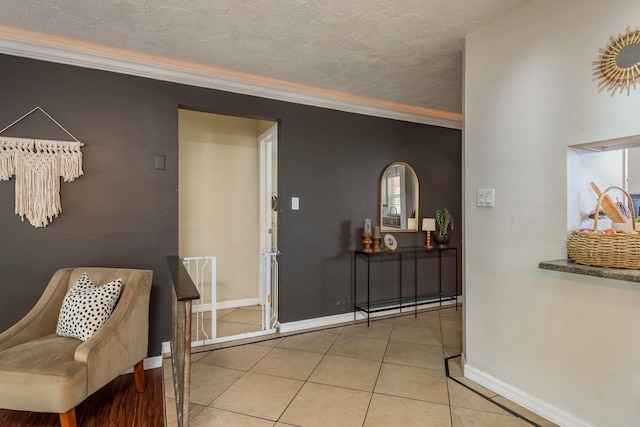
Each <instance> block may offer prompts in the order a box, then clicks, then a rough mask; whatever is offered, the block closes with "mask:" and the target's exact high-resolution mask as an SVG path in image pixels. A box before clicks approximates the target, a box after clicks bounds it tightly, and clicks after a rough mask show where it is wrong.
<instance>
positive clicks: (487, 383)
mask: <svg viewBox="0 0 640 427" xmlns="http://www.w3.org/2000/svg"><path fill="white" fill-rule="evenodd" d="M463 362H464V365H463V366H464V368H463V369H464V371H463V372H464V376H465V377H466V378H469V379H470V380H471V381H474V382H476V383H478V384H480V385H481V386H483V387H486V388H488V389H489V390H492V391H494V392H495V393H498V394H499V395H501V396H503V397H505V398H506V399H509V400H510V401H512V402H514V403H517V404H518V405H520V406H522V407H523V408H526V409H528V410H530V411H531V412H534V413H536V414H538V415H540V416H541V417H544V418H546V419H547V420H549V421H551V422H553V423H556V424H557V425H559V426H562V427H593V425H592V424H589V423H586V422H584V421H582V420H579V419H578V418H576V417H574V416H573V415H571V414H568V413H567V412H565V411H563V410H562V409H560V408H558V407H556V406H553V405H552V404H550V403H549V402H546V401H544V400H542V399H539V398H537V397H535V396H533V395H531V394H529V393H527V392H524V391H522V390H520V389H518V388H516V387H513V386H512V385H509V384H507V383H505V382H503V381H501V380H499V379H497V378H495V377H493V376H491V375H489V374H487V373H485V372H483V371H481V370H479V369H476V368H474V367H473V366H470V365H469V364H468V363H466V361H465V360H463Z"/></svg>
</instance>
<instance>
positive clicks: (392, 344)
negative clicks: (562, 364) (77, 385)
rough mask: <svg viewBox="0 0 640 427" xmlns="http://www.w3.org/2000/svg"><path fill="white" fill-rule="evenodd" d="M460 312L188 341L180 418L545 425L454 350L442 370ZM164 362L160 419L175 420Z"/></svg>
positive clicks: (455, 341) (200, 424)
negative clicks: (187, 382) (187, 384)
mask: <svg viewBox="0 0 640 427" xmlns="http://www.w3.org/2000/svg"><path fill="white" fill-rule="evenodd" d="M228 314H229V313H227V314H226V315H228ZM226 315H225V316H226ZM461 315H462V310H461V309H459V310H455V309H454V308H445V309H441V310H431V311H423V312H420V313H419V314H418V317H417V318H414V316H413V314H407V315H402V316H397V317H390V318H385V319H380V320H373V321H372V322H371V326H370V327H367V324H366V322H365V323H362V322H359V323H356V322H353V323H351V324H347V325H343V326H339V327H332V328H326V329H320V330H314V331H310V332H304V333H300V332H298V333H295V334H290V335H276V336H271V337H269V338H268V339H266V338H264V337H262V338H260V339H257V341H256V339H254V340H253V341H254V342H248V341H245V342H243V343H240V342H237V341H236V342H231V343H226V344H222V345H220V344H218V345H214V346H210V347H207V348H204V347H199V348H195V349H194V353H193V355H192V372H191V381H192V387H191V404H190V425H191V426H193V427H205V426H211V427H213V426H225V427H233V426H271V427H273V426H282V427H284V426H304V427H306V426H323V427H325V426H364V427H376V426H448V427H466V426H475V427H483V426H486V427H500V426H530V425H540V426H545V427H546V426H553V425H554V424H552V423H550V422H549V421H547V420H545V419H543V418H541V417H539V416H537V415H536V414H533V413H531V412H529V411H527V410H525V409H524V408H521V407H519V406H518V405H515V404H514V403H512V402H509V401H508V400H506V399H505V398H503V397H502V396H499V395H496V394H495V393H493V392H491V391H490V390H488V389H485V388H483V387H481V386H479V385H477V384H475V383H473V382H472V381H469V380H468V379H466V378H464V377H462V368H461V366H460V358H453V359H450V360H449V362H448V365H449V371H450V377H451V378H448V377H447V376H446V374H445V363H446V362H445V358H446V357H449V356H454V355H458V354H459V353H460V352H461V346H462V317H461ZM233 319H234V320H237V319H236V318H233ZM170 365H171V361H170V359H165V374H166V375H165V395H166V409H167V420H168V424H167V425H168V426H175V425H176V421H175V400H174V399H173V398H174V394H173V383H172V379H171V375H170V372H171V367H170ZM456 381H459V382H462V383H464V384H466V385H468V386H470V387H471V388H473V389H474V390H477V391H478V392H480V393H483V394H484V395H485V396H486V398H484V397H481V396H479V395H477V394H476V393H474V392H473V391H470V390H469V389H467V388H465V387H464V386H462V385H460V384H459V383H458V382H456ZM493 402H497V403H500V404H501V405H503V406H504V407H507V408H509V409H511V410H512V411H514V412H516V413H517V414H520V415H522V416H523V417H525V418H526V419H528V420H530V421H532V422H533V423H530V422H527V421H525V420H523V419H522V418H519V417H517V416H515V415H513V414H512V413H510V412H508V411H506V410H504V409H503V408H501V407H500V406H498V405H496V404H494V403H493Z"/></svg>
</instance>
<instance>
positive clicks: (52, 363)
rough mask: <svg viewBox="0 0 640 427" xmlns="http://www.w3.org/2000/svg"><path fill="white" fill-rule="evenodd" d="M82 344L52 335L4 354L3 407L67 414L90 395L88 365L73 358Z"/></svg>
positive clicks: (0, 360) (0, 371)
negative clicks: (88, 391) (88, 392)
mask: <svg viewBox="0 0 640 427" xmlns="http://www.w3.org/2000/svg"><path fill="white" fill-rule="evenodd" d="M80 344H82V341H80V340H77V339H75V338H65V337H60V336H58V335H56V334H50V335H45V336H43V337H40V338H37V339H34V340H32V341H28V342H26V343H24V344H20V345H18V346H15V347H11V348H9V349H7V350H4V351H1V352H0V384H2V387H0V402H2V403H3V406H5V407H7V408H11V409H16V410H22V411H37V412H66V411H67V410H68V409H69V408H73V407H75V406H76V405H78V404H79V403H80V402H82V401H83V400H84V399H85V397H86V396H87V366H86V365H85V364H84V363H80V362H77V361H75V360H74V358H73V355H74V353H75V351H76V348H78V346H79V345H80ZM36 402H37V405H36ZM34 405H36V406H37V407H34Z"/></svg>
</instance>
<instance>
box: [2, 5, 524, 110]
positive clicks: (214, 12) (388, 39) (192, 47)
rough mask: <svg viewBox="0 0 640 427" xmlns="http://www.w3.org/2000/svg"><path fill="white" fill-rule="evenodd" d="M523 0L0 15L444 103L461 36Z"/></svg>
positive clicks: (166, 53)
mask: <svg viewBox="0 0 640 427" xmlns="http://www.w3.org/2000/svg"><path fill="white" fill-rule="evenodd" d="M527 1H528V0H315V1H310V0H242V1H240V0H114V1H106V0H70V1H69V0H67V1H65V0H2V1H1V2H0V24H1V25H6V26H11V27H15V28H21V29H26V30H31V31H38V32H41V33H46V34H51V35H56V36H62V37H68V38H72V39H76V40H80V41H86V42H92V43H97V44H101V45H105V46H110V47H116V48H122V49H127V50H130V51H134V52H139V53H146V54H151V55H157V56H162V57H166V58H171V59H178V60H184V61H189V62H193V63H198V64H205V65H210V66H215V67H221V68H225V69H229V70H233V71H238V72H243V73H250V74H255V75H259V76H264V77H270V78H276V79H280V80H285V81H289V82H294V83H300V84H304V85H309V86H314V87H318V88H323V89H331V90H336V91H340V92H345V93H349V94H353V95H359V96H365V97H370V98H376V99H381V100H387V101H393V102H399V103H403V104H408V105H414V106H419V107H427V108H433V109H437V110H442V111H449V112H456V113H460V112H461V99H462V70H461V67H462V46H463V41H462V40H463V39H464V37H465V36H466V35H467V34H469V33H471V32H473V31H475V30H476V29H478V28H480V27H482V26H484V25H486V24H487V23H489V22H491V21H493V20H495V19H497V18H499V17H501V16H503V15H505V14H506V13H508V12H509V11H511V10H513V9H515V8H517V7H519V6H521V5H522V4H524V3H526V2H527Z"/></svg>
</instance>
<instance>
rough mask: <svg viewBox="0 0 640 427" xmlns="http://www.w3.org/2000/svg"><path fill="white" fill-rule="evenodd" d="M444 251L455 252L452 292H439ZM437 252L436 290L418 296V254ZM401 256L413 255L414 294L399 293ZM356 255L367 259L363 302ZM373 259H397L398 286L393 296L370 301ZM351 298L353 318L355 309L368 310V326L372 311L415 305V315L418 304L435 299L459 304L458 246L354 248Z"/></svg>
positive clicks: (400, 287)
mask: <svg viewBox="0 0 640 427" xmlns="http://www.w3.org/2000/svg"><path fill="white" fill-rule="evenodd" d="M443 252H453V253H454V255H455V260H456V265H455V284H456V291H455V292H454V295H449V296H443V295H442V254H443ZM436 254H437V256H438V294H437V296H434V297H419V296H418V258H419V255H427V256H434V255H436ZM403 255H404V256H405V257H404V258H405V259H406V258H413V274H414V276H413V277H414V281H413V296H411V295H409V296H403V295H402V261H403ZM358 259H363V260H366V262H367V274H366V276H367V301H366V304H365V303H364V302H363V303H358V298H357V297H358V268H357V267H358ZM372 259H374V260H375V259H380V260H385V259H395V260H396V262H397V263H398V277H397V287H398V294H397V297H396V298H393V299H386V300H383V301H374V302H372V301H371V260H372ZM353 262H354V265H353V301H354V313H353V316H354V320H355V318H356V315H357V313H358V311H362V312H365V313H367V326H369V321H370V316H371V313H376V312H380V311H387V310H396V309H397V310H400V312H402V309H403V308H408V307H411V308H413V309H414V316H416V317H417V315H418V306H419V305H421V304H429V303H434V302H438V303H439V304H440V305H442V302H443V301H452V300H455V301H456V308H457V306H458V250H457V248H453V247H446V248H437V247H434V248H433V249H426V248H423V247H414V248H398V249H396V250H395V251H388V250H387V251H380V252H364V251H362V250H356V251H354V254H353Z"/></svg>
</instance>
